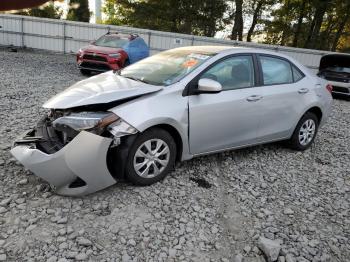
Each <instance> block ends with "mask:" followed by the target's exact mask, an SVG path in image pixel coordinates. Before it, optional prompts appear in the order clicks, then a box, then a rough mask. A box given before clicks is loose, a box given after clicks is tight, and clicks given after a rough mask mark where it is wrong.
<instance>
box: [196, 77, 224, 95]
mask: <svg viewBox="0 0 350 262" xmlns="http://www.w3.org/2000/svg"><path fill="white" fill-rule="evenodd" d="M198 91H199V93H219V92H221V91H222V85H221V84H220V83H219V82H218V81H215V80H212V79H209V78H202V79H199V81H198Z"/></svg>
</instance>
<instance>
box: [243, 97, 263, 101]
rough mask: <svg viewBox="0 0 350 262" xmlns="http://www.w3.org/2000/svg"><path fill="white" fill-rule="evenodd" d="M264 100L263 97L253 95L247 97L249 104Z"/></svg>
mask: <svg viewBox="0 0 350 262" xmlns="http://www.w3.org/2000/svg"><path fill="white" fill-rule="evenodd" d="M262 98H263V97H262V96H259V95H252V96H249V97H247V101H248V102H256V101H259V100H260V99H262Z"/></svg>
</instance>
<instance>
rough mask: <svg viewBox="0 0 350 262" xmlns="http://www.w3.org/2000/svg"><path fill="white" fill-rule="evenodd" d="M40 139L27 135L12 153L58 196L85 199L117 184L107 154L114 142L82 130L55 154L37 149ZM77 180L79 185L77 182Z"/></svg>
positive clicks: (18, 142) (16, 143)
mask: <svg viewBox="0 0 350 262" xmlns="http://www.w3.org/2000/svg"><path fill="white" fill-rule="evenodd" d="M29 133H30V132H29ZM39 139H40V138H37V137H30V136H25V137H24V138H22V139H20V140H18V141H17V142H15V143H14V147H13V148H12V150H11V154H12V155H13V156H14V157H15V158H16V159H17V160H18V161H19V162H21V163H22V164H23V165H24V166H25V167H26V168H28V169H29V170H31V171H32V172H33V173H35V174H36V175H37V176H39V177H41V178H42V179H44V180H46V181H47V182H49V183H50V184H51V185H53V186H54V187H55V189H56V192H57V193H58V194H61V195H66V196H81V195H86V194H90V193H93V192H96V191H98V190H101V189H104V188H106V187H109V186H111V185H113V184H115V183H116V180H115V179H114V178H113V177H112V175H111V174H110V172H109V170H108V168H107V151H108V149H109V147H110V144H111V142H112V139H110V138H106V137H102V136H98V135H95V134H92V133H89V132H86V131H82V132H80V133H79V134H78V135H77V136H76V137H75V138H74V139H73V140H72V141H71V142H70V143H68V144H67V145H65V146H64V147H63V148H62V149H60V150H59V151H57V152H55V153H53V154H46V153H44V152H43V151H41V150H39V149H37V148H36V146H35V141H36V140H39ZM77 180H78V181H79V183H78V184H77V183H74V182H75V181H77Z"/></svg>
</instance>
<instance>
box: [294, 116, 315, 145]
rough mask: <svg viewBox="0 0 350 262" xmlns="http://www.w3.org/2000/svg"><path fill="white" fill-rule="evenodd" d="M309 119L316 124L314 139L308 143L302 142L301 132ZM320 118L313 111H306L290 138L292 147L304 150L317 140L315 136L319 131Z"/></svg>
mask: <svg viewBox="0 0 350 262" xmlns="http://www.w3.org/2000/svg"><path fill="white" fill-rule="evenodd" d="M308 120H312V121H313V122H314V124H315V132H314V135H313V137H312V139H311V140H310V141H309V142H307V143H306V144H302V143H301V141H300V139H299V134H301V129H302V128H303V127H305V124H306V122H307V121H308ZM318 122H319V120H318V118H317V116H316V115H315V114H314V113H311V112H306V113H305V114H304V115H303V117H302V118H301V119H300V120H299V122H298V124H297V126H296V128H295V130H294V133H293V135H292V137H291V139H290V140H289V145H290V147H291V148H292V149H294V150H297V151H304V150H306V149H308V148H309V147H310V146H311V145H312V143H313V142H314V140H315V137H316V135H317V131H318V125H319V123H318Z"/></svg>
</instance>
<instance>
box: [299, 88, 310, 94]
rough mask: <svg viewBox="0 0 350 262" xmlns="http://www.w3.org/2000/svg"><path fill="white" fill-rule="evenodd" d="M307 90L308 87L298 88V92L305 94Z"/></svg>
mask: <svg viewBox="0 0 350 262" xmlns="http://www.w3.org/2000/svg"><path fill="white" fill-rule="evenodd" d="M307 92H309V89H308V88H301V89H299V90H298V93H299V94H306V93H307Z"/></svg>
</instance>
